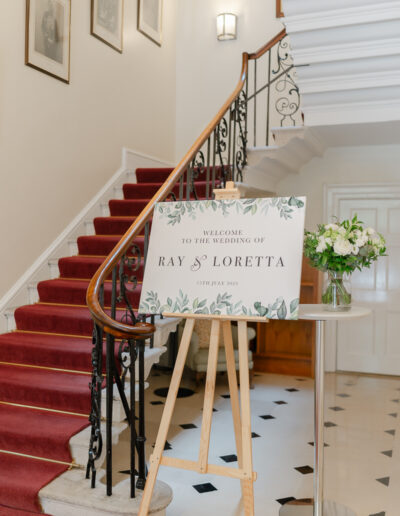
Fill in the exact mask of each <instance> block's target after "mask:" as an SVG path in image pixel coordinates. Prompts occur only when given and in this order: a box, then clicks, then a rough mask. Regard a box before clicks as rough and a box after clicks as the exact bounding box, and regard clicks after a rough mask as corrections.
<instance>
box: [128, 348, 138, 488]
mask: <svg viewBox="0 0 400 516" xmlns="http://www.w3.org/2000/svg"><path fill="white" fill-rule="evenodd" d="M129 354H130V364H129V373H130V398H131V409H130V418H129V419H130V427H131V438H130V445H131V450H130V453H131V468H130V472H131V482H130V487H131V498H135V469H136V460H135V459H136V457H135V449H136V445H137V443H136V439H137V435H136V413H135V412H136V410H135V409H136V403H135V397H136V396H135V391H136V348H135V342H134V341H133V340H129Z"/></svg>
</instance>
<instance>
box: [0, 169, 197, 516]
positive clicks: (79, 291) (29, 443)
mask: <svg viewBox="0 0 400 516" xmlns="http://www.w3.org/2000/svg"><path fill="white" fill-rule="evenodd" d="M171 171H172V169H171V168H158V169H137V170H136V177H137V181H138V183H137V184H129V185H124V187H123V191H124V195H125V199H124V200H112V201H110V203H109V205H110V217H97V218H96V219H95V220H94V227H95V231H96V234H95V235H94V236H82V237H80V238H78V249H79V254H78V255H77V256H71V257H66V258H61V259H60V260H59V262H58V265H59V271H60V277H59V278H58V279H53V280H47V281H42V282H40V283H39V284H38V293H39V299H40V302H39V303H36V304H34V305H28V306H22V307H19V308H18V309H17V310H16V311H15V321H16V325H17V331H15V332H12V333H6V334H4V335H0V515H1V516H27V515H31V514H38V513H41V507H40V505H39V501H38V492H39V491H40V489H41V488H42V487H43V486H45V485H46V484H48V483H49V482H51V481H52V480H53V479H54V478H55V477H57V476H58V475H60V474H61V473H63V472H65V471H66V470H67V469H68V467H69V466H68V464H69V463H71V460H72V458H71V454H70V451H69V446H68V443H69V441H70V439H71V437H72V436H73V435H74V434H76V433H77V432H79V431H81V430H82V429H83V428H85V427H86V426H87V425H88V424H89V423H88V419H87V416H88V414H89V412H90V390H89V382H90V380H91V376H90V374H89V373H90V371H91V351H92V344H91V335H92V329H93V324H92V320H91V318H90V314H89V311H88V309H87V307H86V306H85V303H86V299H85V297H86V290H87V287H88V284H89V280H90V278H91V277H92V276H93V274H94V273H95V272H96V270H97V269H98V268H99V266H100V265H101V264H102V262H103V261H104V258H105V256H107V254H108V253H109V252H110V251H111V250H112V248H113V247H114V246H115V244H116V243H117V242H118V241H119V240H120V238H121V236H122V235H123V234H124V233H125V232H126V231H127V229H128V228H129V227H130V225H131V224H132V223H133V221H134V219H135V216H137V215H138V214H139V213H140V212H141V210H142V209H143V208H144V207H145V206H146V204H147V203H148V201H149V200H150V199H151V197H152V196H153V195H154V194H155V193H156V191H157V189H158V188H159V187H160V186H161V184H162V183H163V182H164V181H165V179H166V178H167V177H168V175H169V174H170V173H171ZM174 191H175V193H176V194H178V192H179V187H175V189H174ZM196 191H197V192H198V195H199V196H204V195H205V193H206V186H205V182H204V181H203V182H202V181H198V182H196ZM184 192H185V194H186V184H185V185H184ZM143 242H144V238H143V237H139V238H138V239H137V242H136V243H138V244H139V246H140V247H141V248H143ZM137 276H138V279H139V281H141V279H142V276H143V268H142V267H141V268H140V269H139V271H137ZM140 288H141V287H140V284H139V285H138V288H137V289H136V291H135V292H134V293H130V294H129V295H130V301H131V303H132V306H134V307H137V306H138V303H139V296H140ZM110 302H111V283H110V282H106V283H105V306H106V307H107V306H109V305H110ZM122 314H123V311H122V310H117V318H118V316H119V315H122ZM103 362H104V361H103ZM7 452H8V453H7ZM17 454H23V455H22V456H21V455H17ZM41 459H47V460H41ZM50 460H56V461H61V462H64V463H67V464H66V465H64V464H57V463H54V462H50Z"/></svg>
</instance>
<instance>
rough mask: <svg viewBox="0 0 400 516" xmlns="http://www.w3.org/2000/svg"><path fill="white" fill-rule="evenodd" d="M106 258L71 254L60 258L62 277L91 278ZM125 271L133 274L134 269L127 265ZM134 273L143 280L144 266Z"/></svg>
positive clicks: (59, 264)
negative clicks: (130, 269) (129, 268)
mask: <svg viewBox="0 0 400 516" xmlns="http://www.w3.org/2000/svg"><path fill="white" fill-rule="evenodd" d="M105 258H106V257H105V256H69V257H66V258H60V260H59V261H58V268H59V270H60V276H61V277H62V278H77V279H86V278H89V279H90V278H92V277H93V275H94V273H95V272H96V271H97V269H98V268H99V267H100V265H101V264H102V263H103V262H104V260H105ZM125 271H126V272H127V273H129V274H130V275H132V271H130V272H129V270H128V268H127V267H126V268H125ZM134 275H135V276H136V277H137V279H138V281H142V279H143V267H140V268H139V269H138V270H137V271H136V272H135V273H134Z"/></svg>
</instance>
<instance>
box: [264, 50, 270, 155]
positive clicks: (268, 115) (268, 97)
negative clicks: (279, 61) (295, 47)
mask: <svg viewBox="0 0 400 516" xmlns="http://www.w3.org/2000/svg"><path fill="white" fill-rule="evenodd" d="M270 82H271V50H268V85H269V84H270ZM270 94H271V86H268V88H267V129H266V131H267V132H266V138H265V145H266V146H267V147H268V145H269V122H270V112H271V110H270V107H269V105H270Z"/></svg>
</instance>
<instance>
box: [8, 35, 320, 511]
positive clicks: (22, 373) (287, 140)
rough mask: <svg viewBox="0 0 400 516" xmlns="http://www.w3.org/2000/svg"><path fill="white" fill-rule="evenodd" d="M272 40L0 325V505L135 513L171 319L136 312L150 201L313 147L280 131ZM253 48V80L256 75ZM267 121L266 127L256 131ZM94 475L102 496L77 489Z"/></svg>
mask: <svg viewBox="0 0 400 516" xmlns="http://www.w3.org/2000/svg"><path fill="white" fill-rule="evenodd" d="M285 36H286V34H285V31H282V32H281V33H280V34H278V35H277V36H276V37H275V38H273V39H272V40H271V41H270V42H268V43H267V44H266V45H265V46H264V47H262V48H261V49H259V50H258V51H257V52H255V53H253V54H247V53H244V54H243V66H242V71H241V75H240V79H239V82H238V84H237V86H236V88H235V90H234V91H233V93H232V94H231V95H230V97H229V98H228V99H227V101H226V102H225V104H224V105H223V106H222V107H221V109H220V111H219V112H218V113H217V115H216V116H215V117H214V119H213V120H212V121H211V123H210V124H209V126H208V127H207V128H206V129H205V130H204V131H203V133H202V134H201V135H200V136H199V138H198V139H197V140H196V142H195V143H194V144H193V146H192V148H191V149H190V150H189V151H188V153H187V154H186V155H185V156H184V158H183V159H182V160H181V161H180V163H179V164H178V166H177V167H176V168H175V169H172V168H147V169H144V168H139V169H137V170H136V178H137V183H136V184H125V185H124V186H123V199H113V200H111V201H110V202H109V212H110V213H109V215H107V216H101V217H96V218H95V219H94V221H93V227H94V231H95V234H94V235H84V236H80V237H79V238H78V239H77V242H76V247H77V254H76V256H69V257H65V258H61V259H59V260H58V269H59V277H56V278H52V279H48V280H44V281H41V282H40V283H39V284H38V285H37V294H36V293H35V292H34V291H33V288H32V287H31V297H33V298H35V297H36V295H37V296H38V302H36V303H34V304H30V305H26V306H21V307H19V308H17V309H16V310H15V312H13V313H9V314H8V319H9V321H8V323H9V327H11V328H13V325H14V324H15V331H11V332H9V333H6V334H4V335H0V373H2V374H1V376H0V514H2V515H3V514H5V515H7V516H8V515H13V516H17V515H18V514H20V512H21V511H22V513H23V514H38V513H41V512H42V509H43V510H44V511H47V512H49V513H50V512H51V513H52V514H53V515H54V516H59V515H60V516H66V515H68V516H69V515H71V516H72V515H81V514H85V516H86V515H87V516H91V515H92V514H93V516H94V515H98V514H115V515H116V514H121V515H122V514H136V512H137V507H138V503H140V498H135V496H136V488H140V489H142V488H143V486H144V482H145V477H146V471H145V470H146V468H145V456H144V443H145V434H144V412H143V411H144V388H145V387H146V385H145V380H146V378H147V375H148V374H149V372H150V369H151V366H152V365H153V363H155V362H157V361H158V359H159V356H160V354H161V353H162V352H163V351H164V348H163V346H162V345H163V344H164V343H165V340H166V338H167V337H168V334H169V333H170V332H171V331H173V329H174V328H175V327H176V324H177V321H176V320H173V322H171V321H168V320H165V319H161V318H160V317H158V316H151V318H150V319H149V318H148V317H143V316H140V317H138V316H137V306H138V302H139V298H140V293H141V280H142V277H143V269H144V266H145V261H146V253H147V246H148V238H149V232H150V229H151V219H152V211H153V209H154V206H155V203H156V202H160V201H175V200H178V201H185V200H194V199H210V200H211V199H212V198H213V189H214V188H218V187H220V186H222V185H223V184H224V183H225V181H226V180H228V179H233V180H235V181H236V182H237V183H238V186H239V188H240V189H241V191H242V192H243V193H244V195H246V196H262V195H264V196H265V195H268V194H270V193H271V192H274V191H275V187H276V185H277V183H278V181H280V180H281V179H282V178H283V177H284V176H285V175H287V174H294V173H297V172H298V170H299V168H300V166H301V165H302V164H304V163H306V162H307V161H308V160H309V159H311V158H312V157H313V156H316V155H320V154H321V153H322V152H323V145H322V144H321V142H320V141H319V140H318V138H316V137H315V135H314V134H313V133H312V132H310V131H307V130H306V129H304V128H301V127H300V128H294V127H292V126H293V125H296V122H297V123H298V122H299V116H300V118H301V115H300V111H299V103H298V99H299V96H298V89H297V87H296V85H295V82H294V80H293V76H292V68H293V64H292V63H291V62H290V56H289V54H288V52H287V50H286V49H287V41H286V40H285ZM261 58H266V61H265V62H266V63H267V67H268V68H267V75H265V74H264V75H263V76H264V77H265V76H266V77H268V82H267V83H266V84H265V85H259V84H257V66H259V72H260V70H261V67H262V66H264V65H263V64H262V59H261ZM250 62H253V63H254V80H253V78H252V77H251V73H250V71H249V63H250ZM250 83H251V84H254V91H253V93H252V94H250V92H249V85H250ZM282 84H283V89H282ZM272 85H275V86H277V85H279V88H278V89H277V91H278V92H279V95H280V97H279V98H278V99H277V100H276V103H275V107H276V110H277V112H278V117H277V118H276V117H275V118H273V117H272V116H271V117H270V113H271V112H272V110H271V109H270V107H271V106H270V97H271V96H272V95H271V90H272ZM262 95H265V98H264V100H265V106H264V108H263V112H264V113H265V107H266V111H267V125H266V131H265V134H264V135H263V136H262V138H261V139H262V140H263V141H262V142H260V131H258V136H257V134H256V133H257V128H258V126H259V125H260V123H261V125H262V126H264V127H265V120H264V119H262V120H260V117H258V118H257V113H258V110H259V107H257V106H260V103H261V104H262V102H264V101H263V99H262ZM293 98H294V99H297V100H293ZM257 102H258V104H257ZM273 121H276V122H279V123H278V124H277V125H279V127H277V128H275V129H270V126H271V127H273V124H272V122H273ZM250 127H251V129H250ZM253 128H254V129H253ZM272 138H273V139H274V144H273V145H271V144H270V141H272ZM248 141H251V142H252V144H253V147H250V148H249V147H248ZM244 174H245V175H246V177H245V179H246V181H244ZM74 245H75V244H74ZM53 268H54V267H53ZM86 302H87V305H88V306H86ZM88 308H89V309H88ZM93 321H94V323H95V324H94V329H93ZM124 379H125V380H126V381H125V383H124ZM137 380H138V381H137ZM89 386H90V388H89ZM134 400H138V401H139V403H138V417H136V412H135V411H136V406H135V403H134ZM88 418H89V421H90V426H88V425H89V423H88ZM136 421H137V423H136ZM128 424H129V425H130V427H131V435H132V438H131V469H130V478H129V479H128V480H127V481H124V482H123V483H121V484H120V485H117V486H113V482H112V445H113V444H115V443H117V442H118V436H119V434H120V432H121V431H122V430H123V429H125V428H126V426H127V425H128ZM103 436H104V437H103ZM103 441H104V443H103ZM88 442H89V460H87V452H85V450H87V444H88ZM105 457H107V460H106V468H105V471H104V470H103V469H101V467H102V464H103V462H104V459H105ZM136 458H137V462H135V461H136ZM136 469H137V471H136ZM85 470H86V478H89V477H90V479H91V482H89V481H88V480H84V477H85ZM54 479H55V480H54ZM101 479H103V480H104V484H105V489H106V494H107V495H108V496H105V493H104V490H103V489H102V488H97V489H91V488H94V487H96V484H98V481H99V480H101ZM44 486H45V487H44ZM39 492H40V493H39ZM113 492H114V493H116V494H117V495H118V496H116V497H111V496H110V495H111V494H112V493H113ZM155 492H156V493H157V494H156V496H155V497H154V499H153V500H152V504H153V505H152V508H151V513H152V514H153V515H154V516H163V515H164V514H165V507H166V506H167V505H168V504H169V502H170V500H171V490H170V488H169V487H168V486H166V485H165V484H162V483H159V485H158V488H157V489H156V491H155ZM38 493H39V495H38ZM129 496H130V497H131V498H134V499H133V500H132V499H129ZM115 500H117V502H116V501H115ZM138 500H139V501H138ZM24 511H25V512H24Z"/></svg>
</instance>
